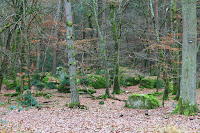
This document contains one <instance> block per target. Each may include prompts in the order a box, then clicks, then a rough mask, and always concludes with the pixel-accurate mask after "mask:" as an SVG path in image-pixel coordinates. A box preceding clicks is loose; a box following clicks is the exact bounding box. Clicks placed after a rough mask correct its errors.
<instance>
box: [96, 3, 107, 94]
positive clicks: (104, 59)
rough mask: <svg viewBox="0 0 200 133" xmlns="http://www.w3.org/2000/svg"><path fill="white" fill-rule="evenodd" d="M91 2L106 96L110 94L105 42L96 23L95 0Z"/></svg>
mask: <svg viewBox="0 0 200 133" xmlns="http://www.w3.org/2000/svg"><path fill="white" fill-rule="evenodd" d="M92 4H93V11H94V19H95V23H96V27H97V31H98V37H99V40H100V42H99V43H100V44H99V47H100V50H101V53H102V56H103V64H104V71H105V80H106V92H105V93H106V96H108V97H109V96H110V93H109V77H108V62H107V61H108V59H107V55H106V47H105V43H104V39H103V36H102V32H101V30H100V27H99V23H98V6H97V2H96V0H92Z"/></svg>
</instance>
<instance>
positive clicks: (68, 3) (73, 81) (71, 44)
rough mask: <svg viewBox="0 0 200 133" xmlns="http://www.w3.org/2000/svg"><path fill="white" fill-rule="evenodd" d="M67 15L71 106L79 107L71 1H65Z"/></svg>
mask: <svg viewBox="0 0 200 133" xmlns="http://www.w3.org/2000/svg"><path fill="white" fill-rule="evenodd" d="M64 2H65V15H66V21H67V22H66V30H67V31H66V40H67V53H68V65H69V79H70V90H71V104H75V105H79V104H80V101H79V94H78V90H77V88H76V60H75V50H74V49H75V47H74V41H73V28H72V26H73V22H72V11H71V1H68V0H65V1H64Z"/></svg>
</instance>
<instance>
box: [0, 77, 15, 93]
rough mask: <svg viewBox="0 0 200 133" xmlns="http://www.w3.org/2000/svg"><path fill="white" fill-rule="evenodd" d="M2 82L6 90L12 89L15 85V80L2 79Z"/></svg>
mask: <svg viewBox="0 0 200 133" xmlns="http://www.w3.org/2000/svg"><path fill="white" fill-rule="evenodd" d="M3 83H4V84H5V85H6V87H7V89H8V90H12V89H14V88H15V87H16V86H17V81H16V80H14V81H13V80H9V79H3Z"/></svg>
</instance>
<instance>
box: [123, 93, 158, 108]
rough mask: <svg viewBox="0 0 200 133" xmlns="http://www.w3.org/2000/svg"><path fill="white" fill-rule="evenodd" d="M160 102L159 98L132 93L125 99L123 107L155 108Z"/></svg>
mask: <svg viewBox="0 0 200 133" xmlns="http://www.w3.org/2000/svg"><path fill="white" fill-rule="evenodd" d="M160 105H161V103H160V102H159V100H158V99H157V98H156V97H154V96H152V95H147V94H133V95H131V96H129V98H128V99H127V100H126V105H125V107H128V108H136V109H155V108H157V107H159V106H160Z"/></svg>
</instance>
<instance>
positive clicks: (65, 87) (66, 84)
mask: <svg viewBox="0 0 200 133" xmlns="http://www.w3.org/2000/svg"><path fill="white" fill-rule="evenodd" d="M69 86H70V81H69V78H67V77H65V78H64V80H63V81H61V84H60V85H59V86H58V92H61V93H70V87H69Z"/></svg>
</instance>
